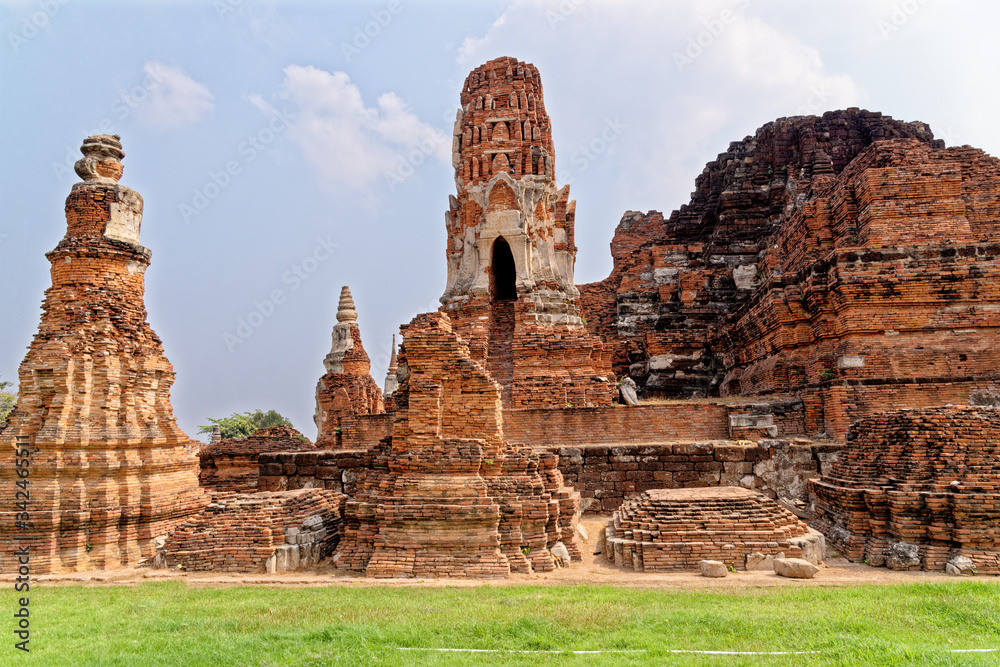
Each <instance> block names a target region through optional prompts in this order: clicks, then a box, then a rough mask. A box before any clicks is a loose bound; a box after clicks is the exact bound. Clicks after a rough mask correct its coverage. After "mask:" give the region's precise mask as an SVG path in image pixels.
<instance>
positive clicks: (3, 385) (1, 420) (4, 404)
mask: <svg viewBox="0 0 1000 667" xmlns="http://www.w3.org/2000/svg"><path fill="white" fill-rule="evenodd" d="M13 384H14V383H13V382H4V381H3V380H0V426H3V425H4V424H6V423H7V415H9V414H10V411H11V410H13V409H14V406H15V405H17V394H15V393H12V392H9V391H7V387H10V386H13Z"/></svg>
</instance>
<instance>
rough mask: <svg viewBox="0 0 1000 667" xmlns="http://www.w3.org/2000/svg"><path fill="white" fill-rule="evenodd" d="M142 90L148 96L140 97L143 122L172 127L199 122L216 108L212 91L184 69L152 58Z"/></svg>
mask: <svg viewBox="0 0 1000 667" xmlns="http://www.w3.org/2000/svg"><path fill="white" fill-rule="evenodd" d="M143 72H144V73H145V77H144V79H143V85H142V89H143V90H144V91H145V93H146V98H145V99H143V100H141V101H140V100H138V99H137V96H136V91H135V90H133V91H132V92H131V95H132V97H133V99H135V100H136V102H137V115H138V117H139V119H140V120H142V121H143V122H145V123H147V124H149V125H152V126H153V127H156V128H160V129H172V128H175V127H180V126H182V125H188V124H191V123H194V122H197V121H198V120H200V119H201V118H202V116H204V115H205V114H206V113H208V112H209V111H211V110H212V109H213V108H214V106H215V105H214V104H213V103H212V100H213V99H214V98H213V96H212V93H210V92H209V91H208V88H206V87H205V86H204V85H202V84H200V83H198V82H197V81H195V80H194V79H192V78H191V77H190V76H188V75H187V74H186V73H185V72H184V71H182V70H180V69H178V68H176V67H170V66H169V65H164V64H163V63H160V62H157V61H155V60H151V61H149V62H147V63H146V64H145V65H144V66H143Z"/></svg>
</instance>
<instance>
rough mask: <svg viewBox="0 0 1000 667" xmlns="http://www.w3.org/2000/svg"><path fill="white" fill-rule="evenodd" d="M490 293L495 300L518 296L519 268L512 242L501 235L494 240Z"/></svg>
mask: <svg viewBox="0 0 1000 667" xmlns="http://www.w3.org/2000/svg"><path fill="white" fill-rule="evenodd" d="M490 266H491V267H492V270H491V272H490V295H491V296H492V297H493V300H494V301H504V300H507V299H516V298H517V269H516V268H515V267H514V255H513V253H511V251H510V244H508V243H507V240H506V239H505V238H504V237H502V236H500V237H498V238H497V240H496V241H494V242H493V261H492V262H491V263H490Z"/></svg>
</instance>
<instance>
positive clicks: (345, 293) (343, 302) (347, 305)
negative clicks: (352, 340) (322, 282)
mask: <svg viewBox="0 0 1000 667" xmlns="http://www.w3.org/2000/svg"><path fill="white" fill-rule="evenodd" d="M357 321H358V311H356V310H354V298H353V297H351V289H350V288H349V287H348V286H347V285H344V286H343V287H341V288H340V303H339V304H337V322H347V323H349V324H353V323H354V322H357Z"/></svg>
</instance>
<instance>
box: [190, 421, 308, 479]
mask: <svg viewBox="0 0 1000 667" xmlns="http://www.w3.org/2000/svg"><path fill="white" fill-rule="evenodd" d="M303 450H306V451H315V450H316V447H315V446H314V445H313V444H312V443H311V442H309V441H308V440H307V439H306V438H305V437H303V435H302V434H301V433H299V432H298V431H296V430H295V429H294V428H292V427H290V426H269V427H267V428H262V429H258V430H257V431H256V432H255V433H254V434H253V435H252V436H250V437H249V438H227V439H225V440H220V441H219V442H217V443H213V444H210V445H205V446H204V447H202V448H201V451H199V452H198V460H199V462H200V465H201V473H200V474H199V476H198V482H199V483H200V484H201V485H202V486H204V487H207V488H210V489H213V490H214V491H233V492H241V493H252V492H254V491H256V490H257V481H258V476H259V473H260V455H261V454H266V453H270V452H291V451H303Z"/></svg>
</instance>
